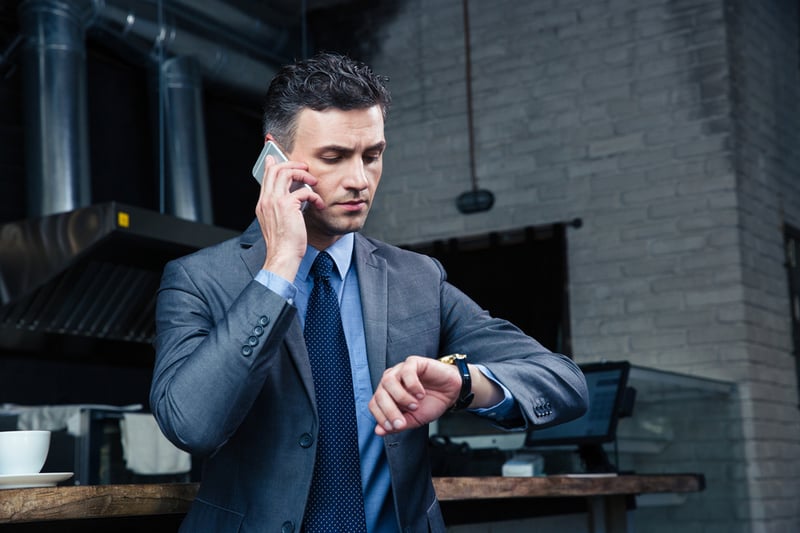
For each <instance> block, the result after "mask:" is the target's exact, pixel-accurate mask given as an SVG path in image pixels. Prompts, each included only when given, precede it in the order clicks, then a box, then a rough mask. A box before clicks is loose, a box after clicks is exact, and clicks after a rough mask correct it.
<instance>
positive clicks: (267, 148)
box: [253, 141, 311, 211]
mask: <svg viewBox="0 0 800 533" xmlns="http://www.w3.org/2000/svg"><path fill="white" fill-rule="evenodd" d="M268 155H271V156H272V157H273V158H274V159H275V162H276V163H283V162H284V161H288V160H289V158H288V157H286V156H285V155H284V153H283V152H281V149H280V148H278V145H277V144H275V143H274V142H272V141H267V142H266V143H265V144H264V148H262V149H261V153H260V154H259V155H258V159H256V164H255V165H253V177H254V178H255V179H256V181H257V182H258V183H259V184H261V180H262V179H264V161H265V160H266V159H267V156H268ZM303 185H305V186H306V187H308V188H309V189H311V186H310V185H309V184H308V183H303V182H300V181H292V186H291V187H289V192H294V191H296V190H297V189H299V188H300V187H302V186H303ZM307 204H308V202H303V205H301V206H300V209H301V210H302V211H305V209H306V205H307Z"/></svg>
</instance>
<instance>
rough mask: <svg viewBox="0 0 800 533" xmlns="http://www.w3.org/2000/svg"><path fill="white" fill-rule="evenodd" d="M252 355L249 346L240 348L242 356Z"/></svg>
mask: <svg viewBox="0 0 800 533" xmlns="http://www.w3.org/2000/svg"><path fill="white" fill-rule="evenodd" d="M252 354H253V349H252V348H251V347H250V346H246V345H245V346H242V355H243V356H245V357H250V356H251V355H252Z"/></svg>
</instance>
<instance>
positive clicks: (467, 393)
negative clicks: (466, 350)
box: [439, 353, 475, 411]
mask: <svg viewBox="0 0 800 533" xmlns="http://www.w3.org/2000/svg"><path fill="white" fill-rule="evenodd" d="M439 361H441V362H442V363H445V364H448V365H456V367H457V368H458V372H459V373H460V374H461V392H460V393H459V394H458V400H456V403H455V404H454V405H453V407H451V408H450V410H451V411H460V410H461V409H466V408H467V407H469V404H471V403H472V400H473V398H475V394H473V392H472V377H471V376H470V374H469V366H467V356H466V355H464V354H463V353H454V354H450V355H445V356H444V357H440V358H439Z"/></svg>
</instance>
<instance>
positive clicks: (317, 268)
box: [311, 252, 334, 280]
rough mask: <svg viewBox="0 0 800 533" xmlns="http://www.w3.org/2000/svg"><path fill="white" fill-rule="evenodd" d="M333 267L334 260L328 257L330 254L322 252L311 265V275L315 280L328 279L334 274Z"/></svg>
mask: <svg viewBox="0 0 800 533" xmlns="http://www.w3.org/2000/svg"><path fill="white" fill-rule="evenodd" d="M333 266H334V265H333V258H332V257H331V256H330V255H328V252H320V253H319V254H317V258H316V259H314V264H313V265H311V275H312V276H314V280H317V279H320V278H323V279H328V278H330V276H331V272H333Z"/></svg>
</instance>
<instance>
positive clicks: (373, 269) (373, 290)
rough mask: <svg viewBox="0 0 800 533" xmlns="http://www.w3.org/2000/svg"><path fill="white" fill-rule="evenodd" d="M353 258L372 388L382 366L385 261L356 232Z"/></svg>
mask: <svg viewBox="0 0 800 533" xmlns="http://www.w3.org/2000/svg"><path fill="white" fill-rule="evenodd" d="M355 237H356V240H355V253H354V260H355V264H356V272H358V288H359V290H360V291H361V308H362V311H363V315H364V336H365V339H366V344H367V360H368V362H369V375H370V379H371V381H372V387H373V389H374V388H375V387H377V386H378V383H379V382H380V380H381V376H382V375H383V371H384V370H385V369H386V347H387V331H388V330H387V316H388V309H387V293H388V282H387V274H386V261H385V260H384V259H383V258H382V257H378V256H376V255H375V254H374V251H375V246H374V245H373V244H372V243H371V242H369V241H368V240H367V239H366V238H365V237H363V236H361V234H359V233H356V236H355Z"/></svg>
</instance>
